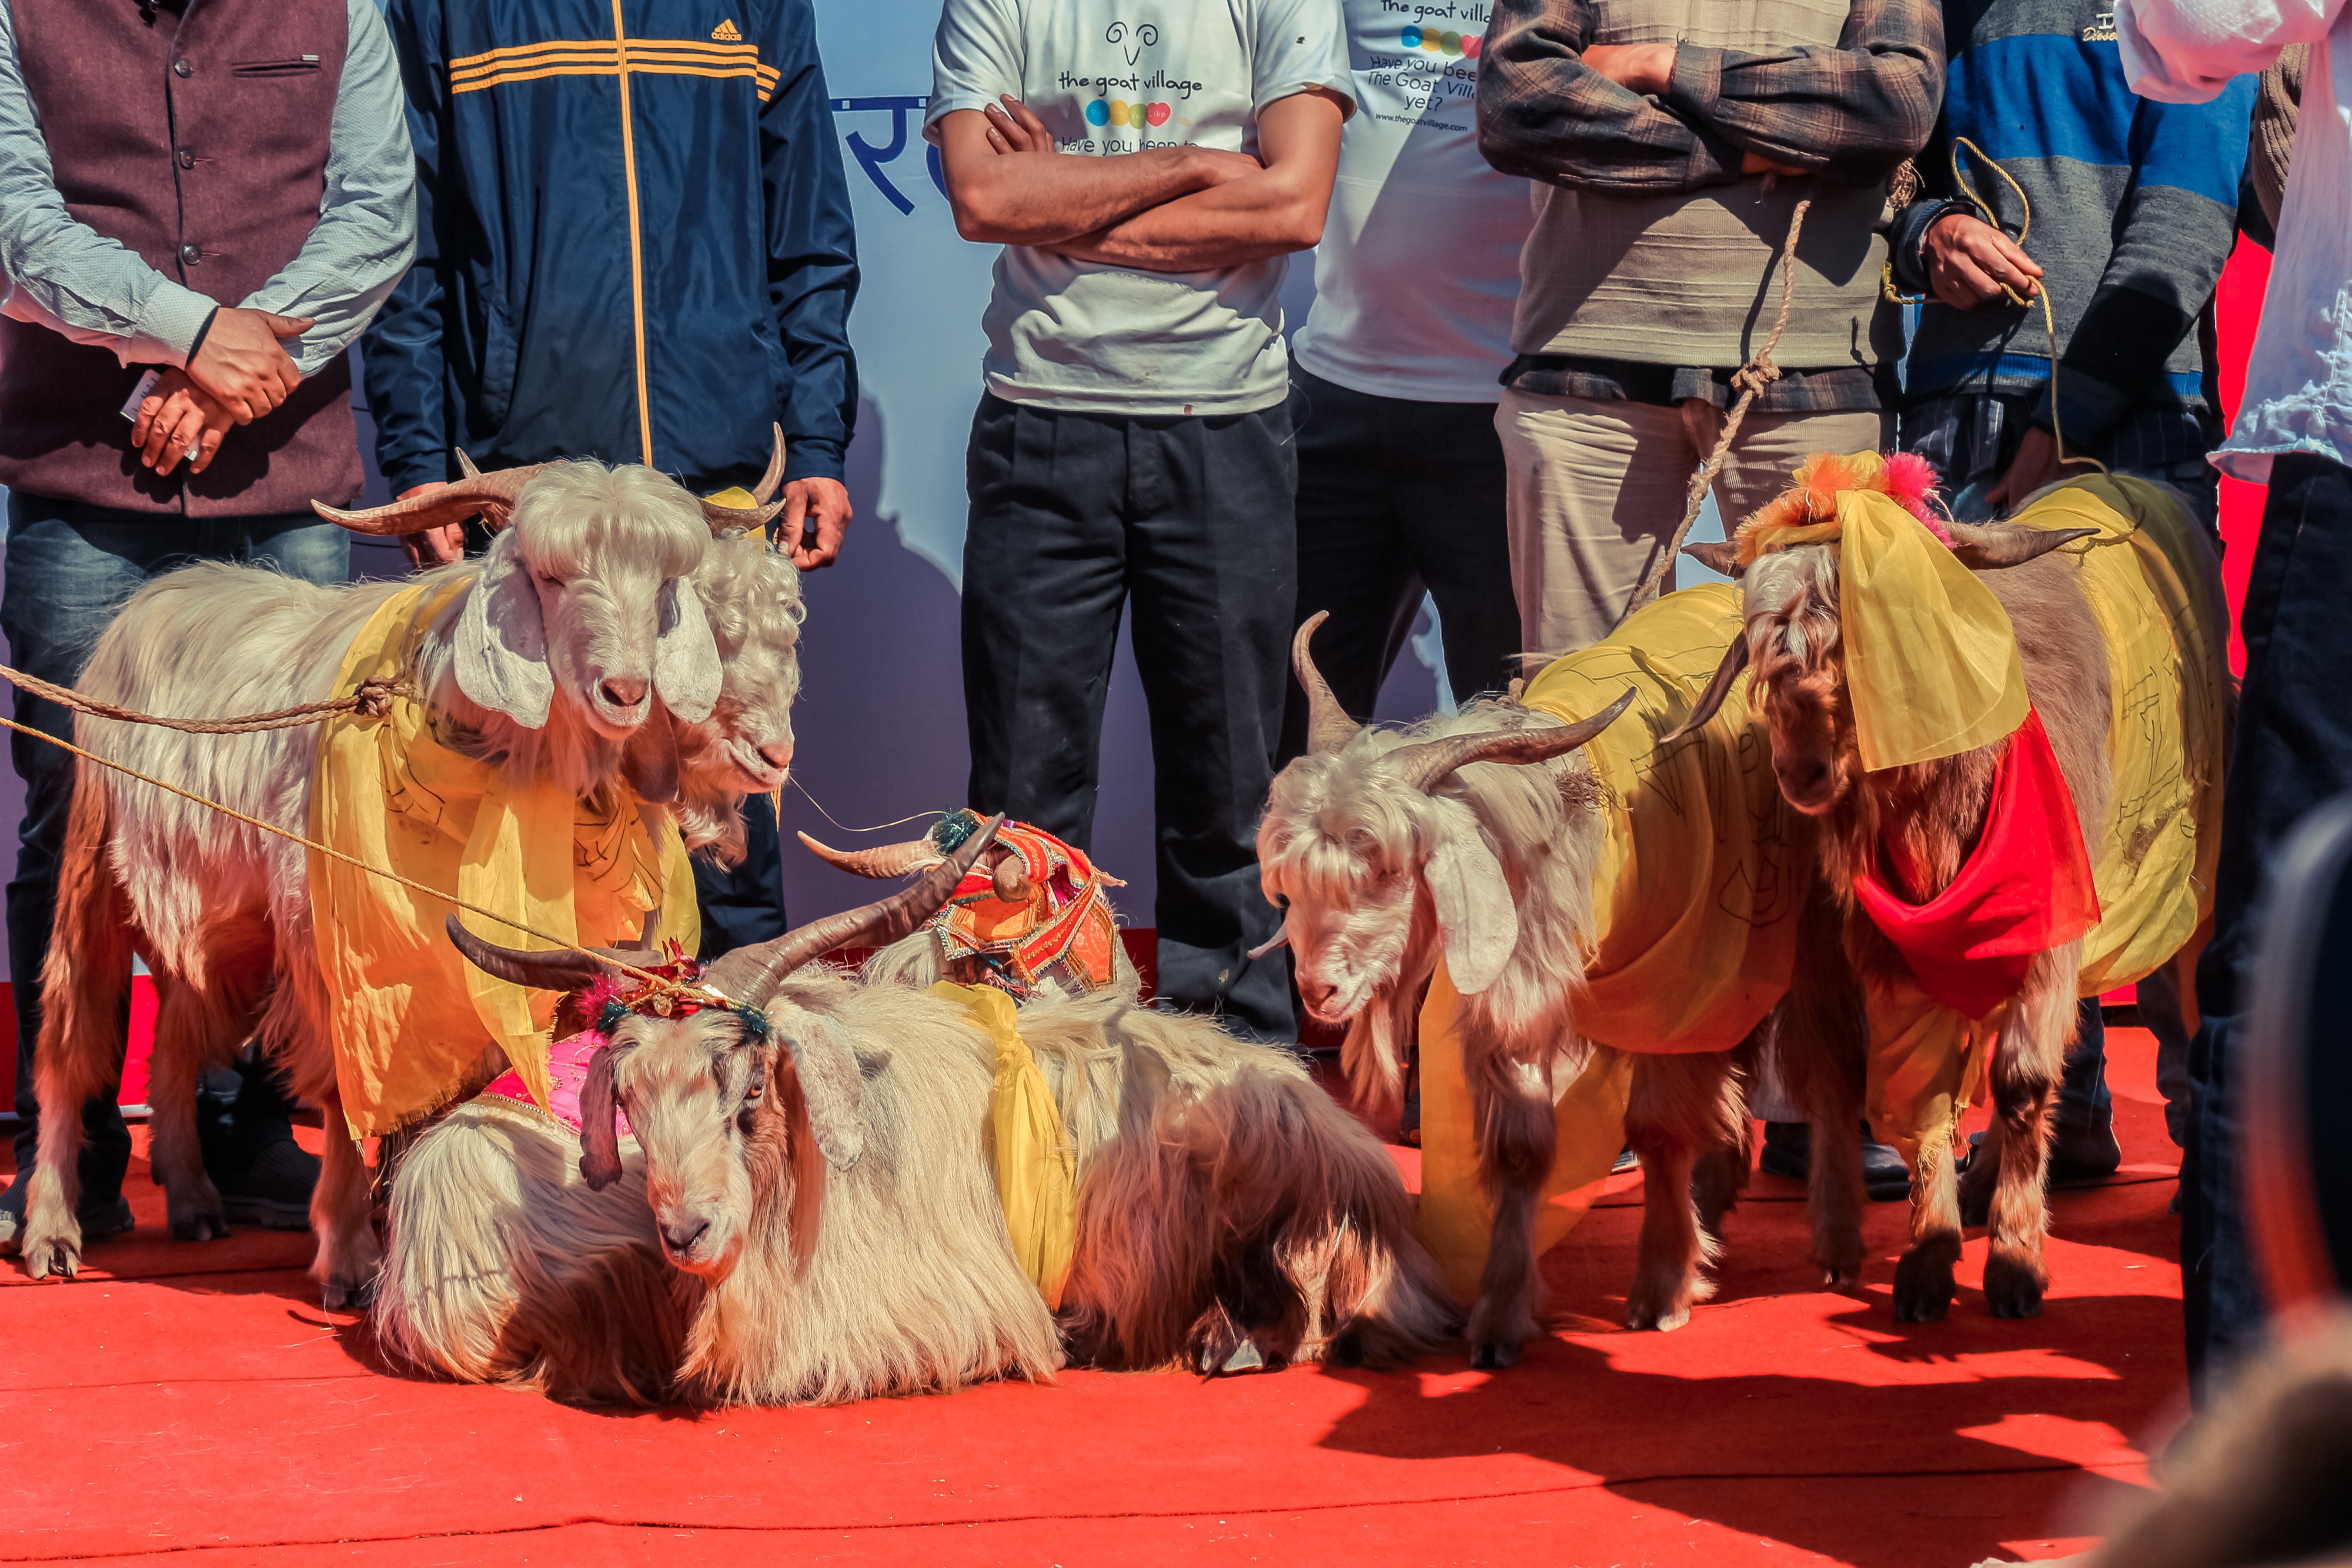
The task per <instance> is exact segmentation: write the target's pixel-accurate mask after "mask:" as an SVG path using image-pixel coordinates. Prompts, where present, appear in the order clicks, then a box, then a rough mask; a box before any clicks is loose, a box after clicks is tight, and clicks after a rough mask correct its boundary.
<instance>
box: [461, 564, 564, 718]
mask: <svg viewBox="0 0 2352 1568" xmlns="http://www.w3.org/2000/svg"><path fill="white" fill-rule="evenodd" d="M456 652H457V689H458V690H459V691H462V692H464V693H465V694H466V695H467V696H469V697H471V698H473V700H474V701H476V702H478V703H479V704H481V705H482V706H484V707H486V708H489V709H491V710H492V711H493V712H496V713H502V714H504V715H506V716H508V717H509V718H510V719H512V720H514V721H515V722H516V723H517V724H519V725H521V726H522V727H524V728H525V729H539V728H541V727H544V726H545V725H546V723H547V710H548V707H549V706H550V705H551V704H552V703H553V702H554V701H555V676H554V674H553V673H552V672H551V671H550V670H549V669H548V667H547V622H546V619H545V617H544V615H543V614H542V613H541V610H540V605H539V585H538V584H536V583H534V582H533V581H531V580H530V564H529V563H528V562H526V561H525V560H524V559H522V553H521V550H520V547H519V546H517V544H516V543H515V536H514V535H512V534H501V535H499V538H497V539H495V540H493V541H492V542H491V545H490V550H489V554H488V556H486V557H484V558H483V561H482V575H481V576H480V577H479V578H478V579H476V580H475V582H474V587H473V591H472V592H470V593H468V594H467V595H466V605H465V608H464V609H462V610H460V611H459V612H457V644H456Z"/></svg>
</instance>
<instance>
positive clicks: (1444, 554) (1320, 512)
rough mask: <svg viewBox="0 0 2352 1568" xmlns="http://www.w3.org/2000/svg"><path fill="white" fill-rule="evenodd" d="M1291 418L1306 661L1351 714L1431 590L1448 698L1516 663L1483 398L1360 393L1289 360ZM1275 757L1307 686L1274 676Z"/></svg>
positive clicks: (1491, 413)
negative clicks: (1321, 614)
mask: <svg viewBox="0 0 2352 1568" xmlns="http://www.w3.org/2000/svg"><path fill="white" fill-rule="evenodd" d="M1290 413H1291V421H1292V423H1293V424H1294V425H1295V426H1296V427H1297V431H1298V615H1297V619H1298V620H1300V621H1302V622H1303V621H1305V620H1306V619H1307V617H1308V616H1310V615H1313V614H1314V613H1316V612H1318V611H1326V610H1328V611H1329V612H1331V619H1330V620H1328V621H1327V622H1324V623H1323V626H1322V629H1321V630H1320V631H1318V632H1316V633H1315V667H1316V668H1317V669H1318V670H1320V671H1322V672H1323V676H1324V678H1325V679H1326V680H1328V681H1329V682H1330V683H1331V691H1332V695H1335V696H1337V697H1338V698H1339V704H1340V706H1342V707H1345V708H1346V709H1347V710H1348V711H1349V713H1350V714H1351V715H1353V716H1356V717H1358V718H1365V717H1368V716H1370V714H1371V711H1372V705H1373V703H1374V702H1375V701H1376V700H1377V699H1378V698H1379V696H1380V691H1381V683H1382V682H1383V681H1385V680H1387V679H1388V674H1389V671H1390V670H1391V668H1392V667H1394V665H1395V664H1396V661H1397V655H1398V654H1399V653H1402V651H1403V648H1404V644H1405V639H1406V638H1407V637H1409V636H1410V635H1411V634H1412V623H1413V619H1414V617H1415V616H1416V615H1418V614H1419V613H1420V611H1421V601H1422V595H1423V592H1424V591H1426V592H1427V593H1428V594H1429V595H1430V596H1431V597H1433V598H1434V599H1435V600H1436V601H1437V622H1438V629H1439V632H1440V635H1441V637H1442V638H1443V640H1444V648H1445V677H1446V684H1447V685H1448V686H1449V687H1451V688H1452V695H1453V697H1454V701H1456V702H1460V701H1463V700H1464V699H1465V698H1468V697H1472V696H1475V695H1477V694H1478V693H1480V692H1488V691H1500V690H1501V689H1503V688H1504V687H1505V686H1506V685H1508V684H1509V682H1510V680H1511V678H1512V677H1513V676H1515V675H1517V674H1518V673H1519V672H1518V662H1517V655H1518V653H1519V607H1518V601H1517V600H1516V599H1515V598H1513V597H1512V593H1511V553H1510V537H1509V533H1508V531H1507V525H1506V520H1505V516H1504V494H1505V490H1506V487H1507V486H1506V479H1507V475H1506V473H1505V471H1504V467H1503V444H1502V441H1501V440H1500V439H1499V438H1498V437H1497V436H1496V434H1495V405H1494V404H1493V403H1486V402H1417V401H1412V400H1408V399H1405V398H1390V397H1372V396H1369V395H1367V394H1366V393H1363V392H1355V391H1352V390H1350V389H1349V388H1347V387H1343V386H1339V385H1338V384H1336V383H1334V382H1327V381H1325V380H1324V379H1323V378H1322V377H1320V376H1317V375H1312V374H1309V373H1308V372H1307V371H1300V370H1293V371H1291V397H1290ZM1286 692H1287V698H1286V703H1285V706H1284V710H1283V718H1282V751H1281V760H1282V761H1284V762H1287V761H1289V760H1290V759H1291V758H1294V757H1297V755H1298V754H1299V753H1301V752H1303V751H1305V750H1306V749H1307V695H1306V693H1305V692H1304V691H1302V690H1301V689H1300V688H1299V685H1298V684H1297V682H1296V681H1292V682H1289V683H1287V684H1286Z"/></svg>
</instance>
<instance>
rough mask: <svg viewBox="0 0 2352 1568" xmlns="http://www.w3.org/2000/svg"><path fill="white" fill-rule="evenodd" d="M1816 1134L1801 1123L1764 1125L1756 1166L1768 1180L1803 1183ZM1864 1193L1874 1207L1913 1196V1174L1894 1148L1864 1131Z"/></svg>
mask: <svg viewBox="0 0 2352 1568" xmlns="http://www.w3.org/2000/svg"><path fill="white" fill-rule="evenodd" d="M1812 1149H1813V1130H1812V1128H1811V1127H1809V1126H1807V1125H1806V1124H1804V1123H1802V1122H1767V1123H1765V1124H1764V1153H1763V1155H1762V1157H1761V1158H1759V1160H1758V1162H1757V1164H1758V1166H1759V1167H1760V1168H1761V1169H1762V1170H1763V1171H1764V1172H1765V1174H1766V1175H1768V1176H1787V1177H1788V1178H1789V1179H1790V1180H1791V1181H1804V1180H1807V1179H1809V1178H1810V1177H1811V1175H1812V1169H1813V1162H1812ZM1862 1189H1863V1191H1864V1192H1865V1193H1867V1194H1868V1195H1869V1196H1870V1201H1871V1202H1873V1203H1892V1202H1894V1201H1895V1199H1896V1198H1899V1197H1910V1196H1911V1170H1910V1167H1909V1166H1906V1165H1905V1164H1904V1163H1903V1156H1902V1155H1900V1154H1898V1153H1897V1152H1896V1151H1895V1148H1894V1147H1893V1145H1887V1144H1881V1143H1874V1142H1873V1141H1872V1139H1871V1136H1870V1128H1869V1125H1868V1124H1864V1127H1863V1131H1862Z"/></svg>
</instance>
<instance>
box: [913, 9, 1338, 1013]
mask: <svg viewBox="0 0 2352 1568" xmlns="http://www.w3.org/2000/svg"><path fill="white" fill-rule="evenodd" d="M931 70H932V90H931V101H930V107H929V120H928V121H927V123H926V124H925V126H924V134H925V135H927V136H929V137H930V138H931V139H932V140H933V141H937V142H938V143H939V146H940V158H941V162H942V164H943V166H944V169H945V172H946V178H947V190H948V198H949V200H950V203H952V204H953V205H954V208H955V214H956V226H957V228H958V229H959V230H960V231H961V233H962V234H963V235H964V237H965V238H967V239H972V240H982V241H991V242H1001V243H1002V244H1003V246H1004V252H1003V256H1000V257H999V258H998V260H997V263H996V286H995V293H994V296H993V298H992V299H991V301H990V303H989V308H988V314H987V318H986V321H985V325H986V328H987V331H988V354H987V357H986V359H985V361H983V367H982V368H983V370H984V371H985V372H986V380H987V391H986V392H984V393H983V394H982V398H981V403H980V411H979V413H977V414H975V415H974V416H973V419H972V427H971V446H970V448H969V452H968V455H967V458H966V468H967V474H968V476H969V481H970V485H971V520H970V523H969V526H968V528H967V531H966V533H965V536H964V574H963V681H964V704H965V710H966V714H967V722H968V723H969V725H970V727H971V793H970V800H971V804H972V805H973V806H974V807H975V808H976V809H979V810H1003V811H1008V812H1011V813H1012V814H1013V815H1014V816H1017V817H1020V818H1022V819H1024V820H1025V821H1031V822H1034V823H1035V824H1037V825H1038V826H1039V827H1042V828H1044V829H1045V831H1048V832H1050V833H1054V834H1055V835H1057V836H1059V837H1061V838H1064V839H1066V840H1068V841H1070V842H1072V843H1075V844H1076V845H1078V846H1079V847H1080V848H1082V849H1083V848H1085V847H1087V843H1088V841H1089V840H1090V838H1091V831H1092V828H1093V824H1094V801H1095V780H1096V753H1097V748H1098V746H1099V743H1100V739H1101V734H1102V716H1103V698H1104V694H1105V692H1106V691H1107V689H1108V686H1109V684H1110V669H1111V657H1112V653H1113V651H1114V649H1115V648H1116V646H1117V643H1118V621H1119V612H1120V608H1121V606H1122V605H1123V604H1124V603H1126V602H1127V601H1129V600H1130V599H1131V600H1132V601H1133V603H1134V607H1135V632H1134V637H1135V652H1136V665H1137V669H1138V672H1139V674H1141V676H1142V678H1143V687H1144V695H1145V696H1146V698H1147V700H1148V701H1149V702H1150V707H1151V735H1152V755H1153V766H1154V770H1155V779H1154V783H1155V789H1156V793H1157V802H1156V803H1157V807H1158V813H1159V844H1160V854H1159V871H1160V898H1159V906H1158V923H1159V928H1160V974H1159V988H1160V992H1161V993H1162V994H1163V995H1165V996H1168V997H1170V998H1173V999H1174V1000H1175V1001H1177V1002H1178V1003H1179V1004H1180V1005H1181V1006H1184V1007H1187V1008H1191V1009H1196V1010H1200V1011H1220V1012H1223V1014H1224V1015H1225V1016H1226V1017H1227V1019H1229V1020H1230V1021H1232V1022H1233V1023H1234V1024H1235V1025H1237V1026H1238V1027H1240V1028H1241V1029H1243V1030H1246V1031H1248V1032H1251V1033H1254V1034H1255V1035H1257V1036H1259V1037H1260V1038H1264V1039H1274V1040H1287V1039H1289V1038H1290V1037H1291V1036H1292V1034H1293V1033H1294V1032H1295V1030H1296V1029H1297V1020H1296V1018H1295V1016H1294V1015H1293V1013H1292V1010H1291V1001H1290V988H1289V981H1288V978H1287V976H1286V973H1285V966H1283V965H1282V964H1280V963H1265V962H1257V963H1253V962H1251V960H1250V959H1249V958H1248V956H1247V955H1248V952H1249V950H1250V949H1251V948H1252V947H1255V946H1257V945H1258V944H1259V943H1260V942H1261V941H1263V940H1264V939H1265V938H1266V937H1268V936H1272V935H1273V934H1274V932H1275V929H1276V918H1277V917H1276V913H1275V911H1274V910H1273V909H1272V908H1271V907H1270V906H1269V905H1268V904H1266V902H1265V894H1263V892H1262V891H1261V890H1260V888H1259V884H1258V873H1257V854H1256V849H1255V844H1254V842H1253V832H1254V831H1255V826H1256V819H1257V814H1258V811H1259V810H1260V809H1261V808H1262V807H1263V806H1264V804H1265V797H1266V789H1267V787H1268V785H1269V784H1270V782H1271V781H1272V779H1273V772H1274V757H1275V747H1276V742H1277V740H1278V738H1279V736H1280V731H1281V727H1282V711H1283V704H1284V698H1285V695H1286V690H1287V687H1288V671H1287V667H1286V663H1285V652H1286V645H1287V639H1288V636H1289V633H1290V629H1291V614H1292V610H1293V603H1294V600H1295V597H1296V593H1295V588H1294V583H1295V575H1296V570H1297V569H1296V559H1295V532H1296V530H1295V528H1294V526H1293V520H1292V514H1291V507H1292V501H1293V495H1294V492H1295V490H1296V487H1297V461H1296V457H1295V455H1294V448H1293V447H1292V445H1291V429H1290V421H1289V417H1288V415H1287V414H1286V412H1285V409H1284V400H1285V398H1286V396H1287V394H1288V392H1289V357H1288V355H1287V354H1286V352H1285V350H1284V347H1283V340H1282V306H1281V302H1280V300H1279V298H1277V295H1278V292H1279V290H1280V288H1281V287H1282V279H1283V274H1284V269H1285V266H1286V256H1288V254H1289V253H1290V252H1292V251H1298V250H1305V249H1307V247H1309V246H1312V245H1314V244H1315V243H1316V240H1317V238H1318V236H1319V235H1321V233H1322V230H1323V216H1324V212H1325V209H1326V207H1327V206H1328V204H1329V201H1330V197H1331V178H1332V172H1333V169H1334V168H1335V166H1336V165H1337V163H1338V161H1339V128H1340V124H1341V122H1342V121H1343V120H1345V119H1346V117H1347V115H1348V114H1349V110H1350V109H1351V107H1352V104H1353V99H1352V97H1351V94H1352V91H1353V89H1352V87H1351V85H1350V77H1349V69H1348V53H1347V42H1346V37H1345V34H1344V33H1343V32H1342V30H1341V26H1340V16H1339V5H1338V4H1337V0H1162V3H1159V4H1155V5H1151V6H1148V7H1146V8H1144V9H1143V10H1141V11H1139V10H1137V9H1136V8H1135V7H1133V6H1130V5H1122V4H1119V3H1118V0H1028V3H1027V4H1021V3H1018V0H948V5H947V9H946V13H945V15H943V16H941V17H940V30H939V37H938V40H937V42H936V44H935V45H934V47H933V51H932V57H931Z"/></svg>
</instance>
